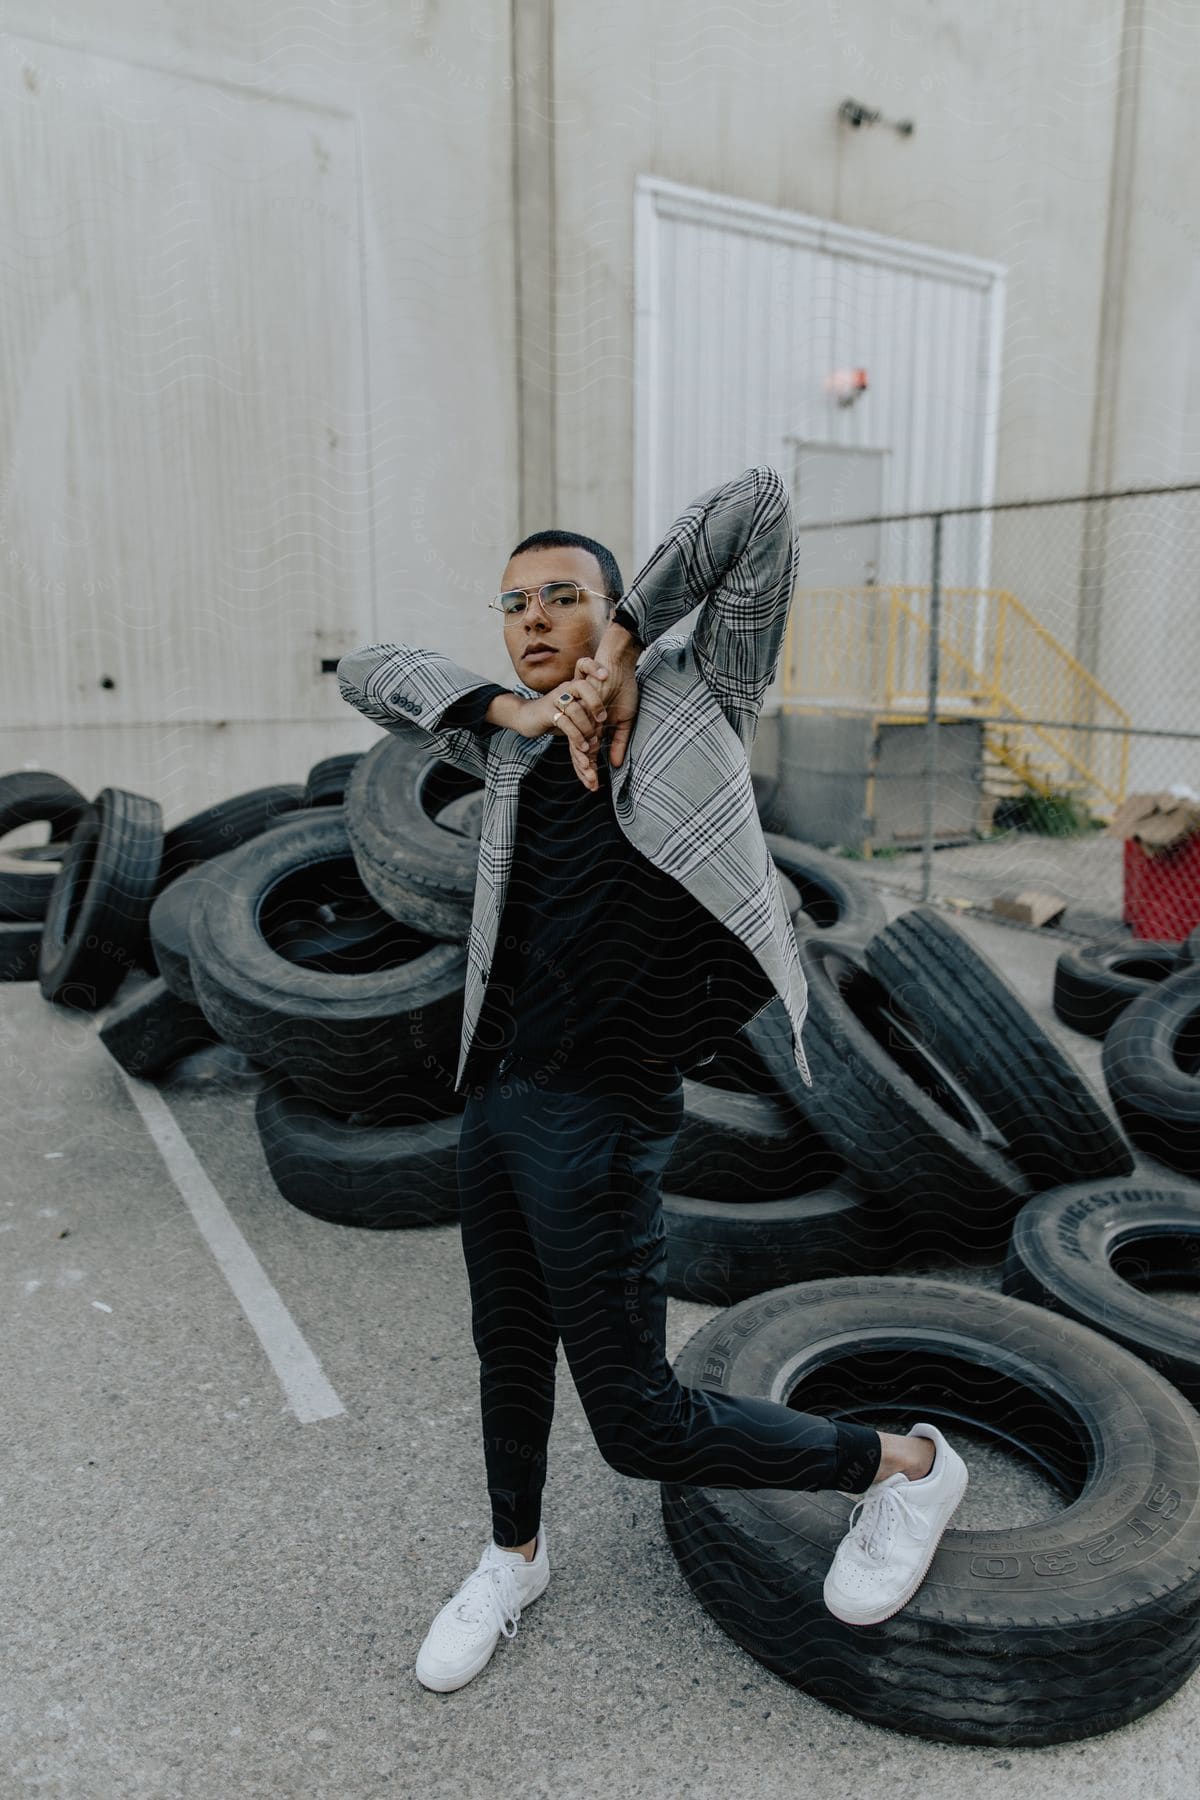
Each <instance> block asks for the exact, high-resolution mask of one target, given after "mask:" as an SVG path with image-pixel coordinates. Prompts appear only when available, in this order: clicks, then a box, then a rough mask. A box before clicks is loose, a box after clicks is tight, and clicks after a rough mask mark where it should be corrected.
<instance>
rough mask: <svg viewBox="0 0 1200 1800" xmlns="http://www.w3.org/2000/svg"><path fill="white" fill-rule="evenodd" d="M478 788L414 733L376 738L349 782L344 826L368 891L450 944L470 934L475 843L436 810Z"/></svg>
mask: <svg viewBox="0 0 1200 1800" xmlns="http://www.w3.org/2000/svg"><path fill="white" fill-rule="evenodd" d="M478 789H479V783H478V782H477V781H475V780H473V778H472V777H471V776H469V775H467V774H465V773H464V772H463V771H462V770H461V769H456V768H455V767H454V765H453V764H452V763H448V762H444V761H443V760H442V758H441V757H440V756H438V755H437V754H436V752H434V751H432V750H431V749H430V748H429V746H428V745H427V744H426V743H424V742H422V740H421V739H420V737H419V736H416V735H415V734H414V736H412V737H409V736H407V735H405V736H389V737H385V738H383V739H382V740H381V742H379V743H378V744H375V745H374V746H373V747H372V748H371V749H370V750H368V751H367V752H366V754H365V755H364V756H363V758H362V759H361V761H360V762H359V764H358V766H357V768H356V769H355V771H354V773H353V775H352V776H351V778H350V785H349V787H348V788H347V789H346V807H345V812H346V825H347V828H348V830H349V833H350V842H351V844H352V845H353V848H354V858H355V861H356V862H357V863H358V870H359V874H360V875H361V876H362V879H363V885H364V886H365V887H366V889H367V892H368V893H369V894H370V895H371V896H372V898H373V899H374V900H375V902H376V904H377V905H378V906H381V907H382V908H383V910H384V912H386V913H390V914H391V916H392V917H393V918H396V919H404V920H406V921H407V922H408V923H410V924H412V925H414V926H416V927H417V928H418V929H419V930H421V931H423V932H425V933H426V935H427V936H428V937H431V938H441V939H443V940H444V941H446V942H448V943H463V942H465V941H466V939H467V937H468V935H469V933H470V929H471V913H472V910H473V907H474V901H475V881H476V876H477V874H478V870H479V845H478V843H476V842H475V841H474V840H473V839H472V838H468V837H464V836H463V835H462V834H461V833H459V832H456V831H445V830H443V829H442V827H441V826H440V825H439V824H438V822H437V815H438V814H439V813H440V812H441V810H442V808H443V807H445V806H447V805H448V804H449V803H450V801H451V800H454V799H457V798H458V796H459V795H460V794H463V793H469V792H472V791H478Z"/></svg>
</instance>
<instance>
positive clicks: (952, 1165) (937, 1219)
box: [676, 929, 1030, 1264]
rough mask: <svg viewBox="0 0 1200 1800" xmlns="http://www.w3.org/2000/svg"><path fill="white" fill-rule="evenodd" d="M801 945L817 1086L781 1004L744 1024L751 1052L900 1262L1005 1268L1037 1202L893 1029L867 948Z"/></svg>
mask: <svg viewBox="0 0 1200 1800" xmlns="http://www.w3.org/2000/svg"><path fill="white" fill-rule="evenodd" d="M796 942H797V946H798V948H799V952H800V962H801V967H802V968H803V971H804V975H805V979H806V981H807V983H808V1014H807V1017H806V1019H805V1025H804V1042H805V1048H806V1051H807V1053H808V1059H809V1063H810V1065H811V1068H812V1072H813V1085H812V1087H811V1088H810V1087H807V1086H806V1085H805V1084H804V1082H803V1081H801V1079H800V1077H799V1073H798V1071H797V1070H796V1068H795V1065H794V1063H793V1061H792V1056H791V1051H790V1028H789V1026H788V1021H787V1016H786V1013H785V1012H784V1010H783V1006H782V1002H780V1003H779V1005H778V1006H776V1005H775V1004H774V1003H772V1004H771V1005H770V1006H768V1007H767V1008H766V1009H765V1010H764V1011H763V1012H762V1013H760V1014H759V1015H758V1016H757V1017H755V1018H753V1019H751V1020H749V1021H748V1022H747V1024H746V1025H745V1026H743V1028H742V1029H743V1032H744V1034H745V1037H746V1039H747V1042H748V1043H749V1045H750V1047H751V1049H752V1050H753V1052H754V1054H755V1055H756V1056H757V1057H758V1059H759V1061H760V1062H761V1064H762V1066H763V1067H764V1069H765V1070H766V1071H767V1073H768V1074H769V1075H770V1076H771V1077H772V1078H773V1080H774V1081H775V1083H776V1085H777V1087H778V1088H779V1090H780V1091H781V1092H782V1093H783V1094H784V1095H786V1097H787V1100H788V1102H789V1104H790V1106H791V1107H792V1108H793V1109H794V1110H795V1111H796V1112H797V1113H798V1114H799V1115H800V1117H802V1118H803V1119H804V1120H806V1121H807V1123H808V1124H809V1126H810V1127H811V1128H812V1130H813V1131H815V1132H816V1133H817V1135H818V1137H820V1138H822V1139H823V1140H824V1141H825V1142H826V1143H827V1144H828V1145H829V1146H830V1148H831V1150H832V1151H833V1152H834V1154H835V1155H836V1156H837V1157H839V1158H840V1159H841V1162H840V1164H839V1165H838V1166H839V1167H840V1168H841V1169H842V1170H844V1172H845V1173H846V1174H847V1175H848V1176H849V1177H850V1179H851V1180H852V1181H853V1182H854V1184H855V1186H857V1187H861V1188H863V1189H865V1190H867V1192H868V1193H869V1194H870V1195H871V1199H870V1201H869V1202H868V1204H869V1205H870V1206H871V1209H872V1213H873V1215H874V1217H875V1219H876V1222H877V1224H878V1227H879V1229H880V1231H881V1232H883V1233H884V1234H885V1236H887V1238H888V1239H889V1241H890V1243H891V1246H892V1251H891V1254H892V1258H893V1260H898V1259H900V1258H901V1257H902V1256H905V1255H909V1254H912V1255H922V1254H924V1255H928V1254H936V1255H939V1256H943V1257H945V1258H947V1259H949V1260H951V1261H955V1260H961V1261H964V1262H966V1263H967V1264H973V1263H977V1262H979V1261H980V1260H984V1261H993V1260H998V1259H999V1258H1000V1257H1002V1256H1003V1254H1004V1250H1005V1246H1006V1245H1007V1243H1008V1237H1009V1232H1010V1230H1011V1227H1012V1221H1013V1219H1014V1218H1015V1216H1016V1214H1017V1212H1018V1210H1019V1209H1020V1207H1021V1206H1022V1205H1023V1204H1024V1202H1025V1201H1026V1200H1027V1199H1028V1198H1029V1193H1030V1189H1029V1184H1028V1182H1027V1181H1026V1180H1025V1178H1024V1176H1023V1175H1022V1174H1021V1173H1020V1171H1019V1170H1018V1169H1016V1168H1014V1166H1013V1165H1012V1163H1011V1162H1010V1161H1009V1160H1008V1159H1007V1157H1005V1156H1004V1155H1003V1153H1002V1149H1001V1147H1000V1144H999V1137H998V1134H997V1133H996V1132H995V1131H994V1129H993V1128H992V1127H990V1126H989V1125H988V1122H987V1120H986V1119H985V1118H984V1117H983V1115H982V1114H981V1113H980V1112H978V1110H977V1109H974V1110H973V1109H972V1106H971V1104H970V1103H969V1101H968V1100H967V1098H966V1097H965V1096H964V1095H963V1094H962V1093H961V1092H960V1091H959V1090H958V1089H957V1088H956V1087H955V1085H954V1084H953V1083H951V1082H950V1081H949V1080H948V1079H947V1078H945V1077H944V1075H943V1074H942V1072H941V1070H940V1068H939V1067H938V1065H937V1064H936V1063H934V1062H931V1061H930V1059H929V1058H928V1057H927V1056H924V1055H922V1054H921V1053H920V1052H919V1051H918V1050H916V1049H915V1047H914V1046H913V1045H912V1043H911V1039H910V1038H909V1037H908V1035H907V1034H905V1032H904V1031H903V1029H902V1028H901V1027H899V1026H898V1025H897V1024H896V1023H895V1022H894V1021H893V1020H892V1018H891V1017H890V1015H889V1010H888V997H887V994H886V992H884V990H883V989H882V988H881V987H880V985H879V983H878V982H876V981H875V980H874V979H873V977H872V976H871V974H870V971H869V969H868V968H867V964H866V959H865V952H864V950H863V947H862V945H861V944H860V943H858V942H857V941H855V940H852V939H851V940H848V939H846V938H843V936H842V934H841V932H840V931H828V932H821V931H813V932H804V931H801V930H799V929H798V930H797V932H796ZM676 1185H680V1184H676ZM685 1191H692V1190H690V1189H687V1190H685Z"/></svg>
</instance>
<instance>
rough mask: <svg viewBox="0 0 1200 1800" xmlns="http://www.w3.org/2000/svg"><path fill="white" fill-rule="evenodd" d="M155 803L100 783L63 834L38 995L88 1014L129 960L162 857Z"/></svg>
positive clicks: (138, 947) (144, 934) (142, 940)
mask: <svg viewBox="0 0 1200 1800" xmlns="http://www.w3.org/2000/svg"><path fill="white" fill-rule="evenodd" d="M162 846H163V832H162V809H161V807H160V806H159V804H158V802H157V800H150V799H148V798H146V797H145V796H144V795H142V794H130V793H127V792H126V791H125V789H124V788H111V787H107V788H102V789H101V790H100V792H99V794H97V796H96V799H95V801H94V802H93V803H92V805H90V806H89V807H88V810H87V812H86V813H85V814H84V815H83V817H82V819H81V820H80V822H79V824H78V825H77V826H76V827H75V830H74V832H73V833H72V834H71V841H70V843H69V844H68V846H67V849H66V851H65V853H64V855H63V860H62V866H61V868H60V869H59V873H58V876H57V878H56V880H55V883H54V887H53V888H52V890H51V894H50V904H49V906H48V908H47V910H46V921H45V925H44V927H43V930H42V941H41V947H40V949H39V952H38V984H39V986H40V988H41V990H42V995H43V997H44V998H45V999H46V1000H51V1001H55V1002H57V1003H59V1004H60V1005H63V1006H72V1007H76V1008H78V1009H79V1010H81V1011H88V1012H95V1011H96V1010H97V1009H98V1008H99V1007H101V1006H103V1004H104V1002H105V1001H106V1000H110V999H111V998H112V996H113V995H114V994H115V993H116V991H117V989H118V988H119V987H120V985H121V983H122V982H123V981H124V979H125V977H126V975H127V974H128V973H129V971H130V970H131V969H132V968H134V967H135V966H137V963H138V958H139V956H141V955H143V954H144V953H145V949H146V946H147V944H148V941H149V933H148V928H147V919H148V917H149V913H150V902H151V900H152V898H153V896H154V890H155V884H156V882H157V880H158V871H159V866H160V863H161V859H162Z"/></svg>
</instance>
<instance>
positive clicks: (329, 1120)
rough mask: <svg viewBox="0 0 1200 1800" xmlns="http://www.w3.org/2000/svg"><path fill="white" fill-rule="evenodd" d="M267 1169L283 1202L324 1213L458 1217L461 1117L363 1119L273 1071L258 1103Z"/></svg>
mask: <svg viewBox="0 0 1200 1800" xmlns="http://www.w3.org/2000/svg"><path fill="white" fill-rule="evenodd" d="M254 1117H255V1122H256V1124H257V1126H258V1135H259V1139H260V1141H261V1143H262V1147H263V1154H264V1155H265V1157H266V1159H267V1167H268V1168H269V1169H270V1171H271V1177H272V1179H273V1181H274V1182H275V1185H276V1187H277V1188H278V1189H279V1191H280V1193H281V1194H282V1195H283V1197H284V1199H285V1200H290V1201H291V1203H292V1205H293V1206H298V1207H300V1209H301V1210H302V1211H303V1212H307V1213H312V1214H314V1215H315V1216H316V1217H317V1218H318V1219H328V1220H330V1221H331V1222H333V1223H336V1224H338V1225H361V1226H365V1227H367V1228H368V1229H370V1230H377V1231H380V1230H382V1231H392V1230H396V1229H398V1228H400V1227H403V1226H411V1225H444V1224H447V1223H449V1222H452V1221H454V1220H456V1219H457V1218H458V1216H459V1195H458V1174H457V1166H458V1139H459V1132H460V1129H461V1126H462V1115H461V1113H459V1114H450V1115H447V1116H446V1117H443V1118H435V1119H423V1120H419V1121H417V1122H415V1123H409V1124H363V1123H360V1122H358V1121H357V1120H354V1119H346V1118H342V1117H340V1116H339V1115H338V1114H336V1113H333V1112H331V1111H330V1110H329V1109H328V1107H324V1106H321V1105H319V1104H318V1103H317V1102H316V1101H315V1100H312V1099H310V1098H308V1097H306V1096H305V1095H304V1094H302V1093H301V1092H300V1091H299V1090H298V1089H297V1088H296V1087H295V1085H294V1084H293V1083H292V1082H290V1081H288V1080H287V1078H286V1076H282V1075H279V1074H272V1075H270V1076H268V1078H267V1080H266V1081H265V1082H264V1084H263V1086H262V1088H261V1089H260V1090H259V1094H258V1099H257V1101H256V1103H255V1113H254Z"/></svg>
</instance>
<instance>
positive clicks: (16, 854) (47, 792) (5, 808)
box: [0, 769, 88, 980]
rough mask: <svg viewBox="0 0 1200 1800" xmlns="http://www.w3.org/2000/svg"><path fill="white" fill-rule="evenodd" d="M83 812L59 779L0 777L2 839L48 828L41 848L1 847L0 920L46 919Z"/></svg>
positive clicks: (17, 772) (40, 772) (81, 801)
mask: <svg viewBox="0 0 1200 1800" xmlns="http://www.w3.org/2000/svg"><path fill="white" fill-rule="evenodd" d="M87 810H88V802H87V799H86V798H85V796H84V795H83V794H81V793H80V791H79V789H78V788H77V787H74V786H72V784H71V783H70V782H69V781H64V780H63V778H62V777H61V775H52V774H51V773H50V772H49V771H48V770H46V769H14V770H13V772H12V773H11V774H9V775H0V838H3V837H6V836H7V835H8V833H9V832H10V831H16V830H18V829H19V828H20V827H21V826H22V825H40V824H42V823H43V822H44V823H45V824H46V825H47V827H48V829H49V838H48V840H47V842H46V843H45V844H33V845H26V846H25V847H24V848H23V849H20V850H9V851H5V850H4V847H3V845H0V919H27V920H28V919H34V920H43V919H45V917H46V910H47V908H48V907H49V905H50V895H51V892H52V891H53V888H54V883H55V880H56V879H57V877H58V873H59V869H60V868H61V866H62V859H63V856H64V855H65V854H66V849H67V845H68V844H69V843H70V841H71V834H72V832H73V831H74V830H75V827H76V826H77V825H78V824H79V821H80V820H81V819H82V818H83V816H84V814H85V813H86V812H87ZM8 979H18V980H23V979H25V978H24V977H9V978H8Z"/></svg>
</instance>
